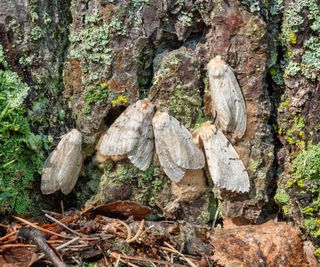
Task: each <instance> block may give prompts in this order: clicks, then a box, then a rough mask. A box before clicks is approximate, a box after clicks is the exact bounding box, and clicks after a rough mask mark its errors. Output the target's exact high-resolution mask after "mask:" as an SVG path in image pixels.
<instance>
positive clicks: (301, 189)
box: [275, 144, 320, 247]
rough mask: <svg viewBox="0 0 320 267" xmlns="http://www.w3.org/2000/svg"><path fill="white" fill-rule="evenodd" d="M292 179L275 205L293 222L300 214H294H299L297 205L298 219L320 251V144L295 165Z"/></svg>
mask: <svg viewBox="0 0 320 267" xmlns="http://www.w3.org/2000/svg"><path fill="white" fill-rule="evenodd" d="M289 175H290V178H289V179H288V181H287V183H286V185H282V188H278V190H277V194H276V196H275V201H276V203H277V204H278V205H280V206H281V208H282V210H283V212H284V214H285V215H292V217H293V218H296V217H297V214H295V215H294V214H293V213H294V212H296V210H294V209H293V208H292V204H293V203H296V204H297V207H298V208H299V213H300V214H298V217H300V218H302V221H303V223H302V225H300V226H301V227H302V228H304V229H305V230H306V232H307V233H308V234H309V235H310V236H311V238H312V239H313V240H314V241H315V245H316V246H318V247H320V242H319V236H320V217H319V215H320V191H319V188H320V144H317V145H312V144H309V145H308V147H307V148H306V149H303V150H302V151H301V152H300V153H299V154H298V155H297V156H296V157H295V159H294V160H293V161H292V163H291V165H290V168H289ZM299 222H300V221H299V220H298V221H297V223H299Z"/></svg>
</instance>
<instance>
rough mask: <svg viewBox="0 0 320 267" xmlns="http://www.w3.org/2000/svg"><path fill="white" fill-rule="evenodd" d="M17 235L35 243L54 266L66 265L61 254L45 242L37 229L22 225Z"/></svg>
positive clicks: (61, 266)
mask: <svg viewBox="0 0 320 267" xmlns="http://www.w3.org/2000/svg"><path fill="white" fill-rule="evenodd" d="M18 236H20V237H22V238H24V239H27V240H30V241H32V242H33V243H35V244H36V245H37V246H38V248H39V250H40V251H41V252H42V253H43V254H45V255H46V256H47V257H48V259H50V261H51V262H52V263H53V265H54V266H56V267H67V265H66V264H65V263H64V262H63V261H62V258H61V256H60V255H59V254H58V253H57V251H56V250H55V249H54V248H53V247H51V246H50V245H49V244H48V243H47V240H46V239H45V237H44V236H43V235H42V234H41V233H40V232H39V231H38V230H37V229H34V228H30V227H22V228H20V230H19V232H18Z"/></svg>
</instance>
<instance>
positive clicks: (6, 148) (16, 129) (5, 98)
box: [0, 46, 43, 213]
mask: <svg viewBox="0 0 320 267" xmlns="http://www.w3.org/2000/svg"><path fill="white" fill-rule="evenodd" d="M0 51H1V52H0V55H2V56H0V57H1V59H0V61H1V62H0V63H1V65H3V66H7V64H6V63H5V61H4V57H3V52H2V47H1V46H0ZM28 90H29V88H28V86H27V85H26V84H24V83H23V82H21V80H20V78H19V77H18V75H17V73H15V72H12V71H11V70H9V69H8V68H7V69H5V70H0V147H1V151H0V212H16V213H24V212H27V211H29V210H31V195H30V191H29V190H30V189H31V188H32V183H33V181H34V178H35V177H36V176H38V175H39V172H40V170H41V166H42V159H43V156H42V147H43V137H42V136H39V135H34V134H33V133H32V132H31V130H30V125H29V122H28V120H27V113H26V108H25V105H24V100H25V98H26V96H27V94H28Z"/></svg>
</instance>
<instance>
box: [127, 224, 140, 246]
mask: <svg viewBox="0 0 320 267" xmlns="http://www.w3.org/2000/svg"><path fill="white" fill-rule="evenodd" d="M143 226H144V219H143V220H142V221H141V223H140V226H139V229H138V231H137V233H136V234H135V236H134V237H132V238H130V239H129V240H127V242H128V243H132V242H134V241H136V240H137V239H138V237H139V236H140V234H141V232H142V229H143Z"/></svg>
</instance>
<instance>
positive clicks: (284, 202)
mask: <svg viewBox="0 0 320 267" xmlns="http://www.w3.org/2000/svg"><path fill="white" fill-rule="evenodd" d="M274 200H275V202H276V203H277V204H278V205H279V206H280V207H281V209H282V211H283V213H284V214H285V215H288V214H289V213H291V212H292V205H291V204H290V197H289V195H288V194H287V193H286V192H285V190H283V189H279V188H278V189H277V192H276V194H275V196H274Z"/></svg>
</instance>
